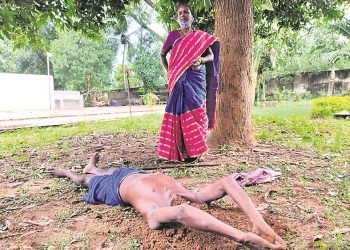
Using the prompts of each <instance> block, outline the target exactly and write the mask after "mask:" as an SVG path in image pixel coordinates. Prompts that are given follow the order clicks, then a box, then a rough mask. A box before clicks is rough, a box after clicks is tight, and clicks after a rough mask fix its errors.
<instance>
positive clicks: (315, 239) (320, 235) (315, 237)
mask: <svg viewBox="0 0 350 250" xmlns="http://www.w3.org/2000/svg"><path fill="white" fill-rule="evenodd" d="M323 237H324V235H323V234H318V235H315V236H314V239H313V241H320V240H322V239H323Z"/></svg>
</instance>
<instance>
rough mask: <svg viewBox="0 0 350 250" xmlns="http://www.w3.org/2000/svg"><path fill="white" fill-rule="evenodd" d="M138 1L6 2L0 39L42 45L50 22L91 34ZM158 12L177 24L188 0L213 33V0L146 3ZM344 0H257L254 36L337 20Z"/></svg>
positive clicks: (120, 19)
mask: <svg viewBox="0 0 350 250" xmlns="http://www.w3.org/2000/svg"><path fill="white" fill-rule="evenodd" d="M140 2H141V1H140V0H98V1H94V0H84V1H83V0H64V1H62V0H52V1H44V0H31V1H15V0H4V1H2V3H1V5H0V38H4V37H6V38H9V39H11V40H14V42H15V44H17V45H19V46H23V45H24V44H26V43H28V42H31V43H33V44H36V45H37V46H40V45H42V44H45V41H44V40H43V39H42V35H41V32H42V28H43V27H45V25H46V24H47V23H48V22H52V23H54V24H55V25H56V27H58V28H60V29H65V28H68V29H74V30H80V31H82V32H84V33H85V34H87V35H91V36H95V35H96V34H97V33H98V32H96V31H97V30H101V29H103V28H105V27H107V26H118V27H120V26H121V24H122V23H124V24H125V22H126V20H125V15H126V12H127V8H128V6H130V5H137V4H139V3H140ZM145 2H147V3H149V5H151V6H152V7H153V8H155V9H156V10H157V12H158V13H159V15H160V20H161V21H162V22H163V23H164V24H166V26H167V28H168V29H169V30H170V29H173V28H175V27H177V24H176V15H175V11H176V6H177V5H178V4H179V3H180V2H186V3H188V4H190V5H192V6H194V9H195V12H196V13H197V17H198V18H197V20H196V25H197V28H200V29H203V30H207V31H213V27H214V12H213V4H212V2H213V1H212V0H189V1H183V0H175V1H168V0H157V1H151V0H148V1H145ZM347 3H348V0H324V1H318V0H305V1H300V0H256V1H255V5H254V8H255V11H254V20H255V35H259V36H262V37H267V36H269V35H271V34H273V33H275V32H276V28H277V29H281V28H287V29H294V30H296V29H300V28H301V27H303V26H305V25H306V23H308V22H310V20H312V19H322V18H326V19H336V18H339V17H341V16H342V15H343V13H344V12H343V9H342V8H344V6H345V4H347Z"/></svg>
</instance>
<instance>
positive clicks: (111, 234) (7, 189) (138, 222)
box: [0, 132, 350, 249]
mask: <svg viewBox="0 0 350 250" xmlns="http://www.w3.org/2000/svg"><path fill="white" fill-rule="evenodd" d="M157 141H158V136H157V135H154V134H149V133H145V132H144V133H133V132H129V133H126V132H119V133H99V134H87V135H82V136H78V137H70V138H64V139H62V140H60V141H58V142H57V143H55V144H54V145H50V146H47V147H46V148H25V149H23V150H22V151H21V152H19V153H16V154H12V155H8V157H6V158H3V159H0V167H1V168H0V181H1V184H0V199H1V200H0V211H1V215H0V249H139V248H140V249H245V247H243V246H241V245H239V244H237V243H235V242H234V241H232V240H229V239H227V238H225V237H222V236H219V235H216V234H213V233H209V232H201V231H199V230H196V229H191V228H187V227H185V226H182V225H174V224H171V225H170V224H169V225H165V226H164V227H163V228H162V229H160V230H151V229H149V228H148V226H147V223H146V222H145V220H144V219H143V218H142V217H141V216H140V215H139V214H138V213H137V212H136V211H134V210H133V209H132V208H129V207H127V208H121V207H114V208H111V207H108V206H106V205H98V206H93V205H87V204H85V203H84V202H82V199H81V198H82V196H83V194H84V193H85V191H86V189H85V188H82V187H77V186H75V185H74V184H71V183H70V182H68V181H66V180H65V179H58V178H53V177H51V176H50V175H49V174H48V173H47V168H49V167H61V168H66V169H72V170H73V171H75V172H77V173H81V171H82V168H83V167H84V166H85V165H86V164H87V162H88V160H89V157H90V156H91V155H92V154H93V153H94V152H96V151H99V152H100V155H101V157H100V163H99V164H100V166H104V167H110V166H132V167H135V168H149V167H163V168H165V169H159V171H162V172H165V173H168V174H169V175H171V176H174V177H175V178H177V179H178V180H179V181H180V182H182V183H184V185H185V186H187V187H188V188H192V189H199V188H200V187H203V186H205V185H206V184H208V183H210V182H212V181H214V180H216V179H218V178H220V177H222V176H225V175H227V174H229V173H232V172H238V171H251V170H254V169H256V168H258V167H270V168H272V169H274V170H277V171H281V172H282V173H283V175H282V177H281V178H280V179H278V180H276V181H274V182H272V183H267V184H262V185H258V186H254V187H251V188H247V189H246V190H247V191H248V193H249V194H250V196H251V197H252V200H253V201H254V203H255V204H256V205H257V207H258V209H259V210H260V211H261V213H262V214H263V217H264V218H265V220H266V221H267V222H268V224H269V225H271V227H272V228H273V229H274V230H275V231H276V232H277V233H278V234H279V235H280V236H281V237H282V238H284V239H286V240H287V242H288V245H289V248H290V249H305V248H311V247H310V245H311V244H312V242H313V241H314V239H315V236H316V235H321V236H319V237H321V238H325V237H326V234H327V232H328V231H329V230H330V228H332V227H333V224H332V222H331V221H329V220H328V219H326V218H325V217H324V216H323V215H322V211H323V210H324V209H325V208H324V205H323V204H322V203H321V202H320V199H319V197H318V196H319V195H320V193H322V192H323V191H322V190H324V188H323V187H321V186H320V184H318V182H316V181H315V182H313V181H309V183H308V185H307V186H305V183H303V182H301V178H300V176H301V175H302V176H313V173H315V172H317V171H319V169H320V168H321V167H324V166H325V165H327V164H329V162H327V160H325V159H322V158H320V157H319V156H318V155H317V154H316V153H314V152H312V151H302V150H295V149H288V148H284V147H282V146H273V145H271V144H269V143H265V142H259V144H258V145H257V146H256V147H255V148H254V149H252V150H249V151H244V150H240V149H239V148H221V149H216V150H211V151H210V152H209V153H208V154H207V155H206V156H205V163H204V164H202V165H200V166H194V165H188V164H187V165H186V164H181V163H171V162H166V161H162V160H159V159H158V158H157ZM286 162H287V163H288V164H287V163H286ZM205 164H207V165H205ZM305 166H307V167H305ZM152 171H156V170H152ZM300 171H302V173H300ZM310 179H311V177H310ZM288 185H290V188H288ZM322 185H327V184H326V183H324V184H322ZM320 190H321V191H320ZM327 190H328V189H327ZM330 191H332V190H330ZM330 191H329V190H328V192H330ZM276 194H277V195H276ZM322 194H323V193H322ZM325 194H326V193H325ZM330 195H332V194H330ZM191 205H193V206H195V207H198V208H200V209H202V210H204V211H206V212H208V213H210V214H211V215H213V216H215V217H216V218H218V219H220V220H222V221H223V222H225V223H227V224H229V225H231V226H233V227H235V228H238V229H240V230H243V231H249V229H250V225H249V222H248V220H247V217H246V216H245V215H244V214H243V213H242V212H241V210H240V209H239V208H238V206H237V205H236V204H234V203H233V202H232V201H231V200H230V199H229V198H227V197H225V198H224V199H222V200H220V201H217V202H214V203H212V205H211V206H210V207H208V206H206V205H194V204H191ZM349 209H350V207H349ZM301 244H304V245H301Z"/></svg>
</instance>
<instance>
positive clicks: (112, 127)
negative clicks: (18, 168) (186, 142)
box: [0, 114, 161, 159]
mask: <svg viewBox="0 0 350 250" xmlns="http://www.w3.org/2000/svg"><path fill="white" fill-rule="evenodd" d="M160 121H161V115H156V114H154V115H145V116H141V117H131V118H120V119H116V120H113V121H103V122H84V123H80V124H78V125H74V126H59V127H48V128H31V129H18V130H15V131H13V132H6V133H1V134H0V159H1V158H4V157H5V155H6V154H8V153H16V152H18V151H19V150H20V149H22V148H26V147H43V146H47V145H49V144H52V143H54V142H56V141H59V140H61V139H62V138H63V137H74V136H78V135H81V134H88V133H96V132H117V131H141V130H146V131H148V132H154V133H155V132H158V131H159V128H160Z"/></svg>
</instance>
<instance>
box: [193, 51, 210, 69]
mask: <svg viewBox="0 0 350 250" xmlns="http://www.w3.org/2000/svg"><path fill="white" fill-rule="evenodd" d="M203 55H205V56H203ZM203 55H202V56H201V57H198V58H197V59H196V60H194V62H193V63H192V65H191V66H194V67H197V66H199V65H201V64H204V63H206V62H211V61H213V60H214V53H213V51H212V50H211V48H210V47H209V48H208V49H207V50H206V51H205V53H203Z"/></svg>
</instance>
